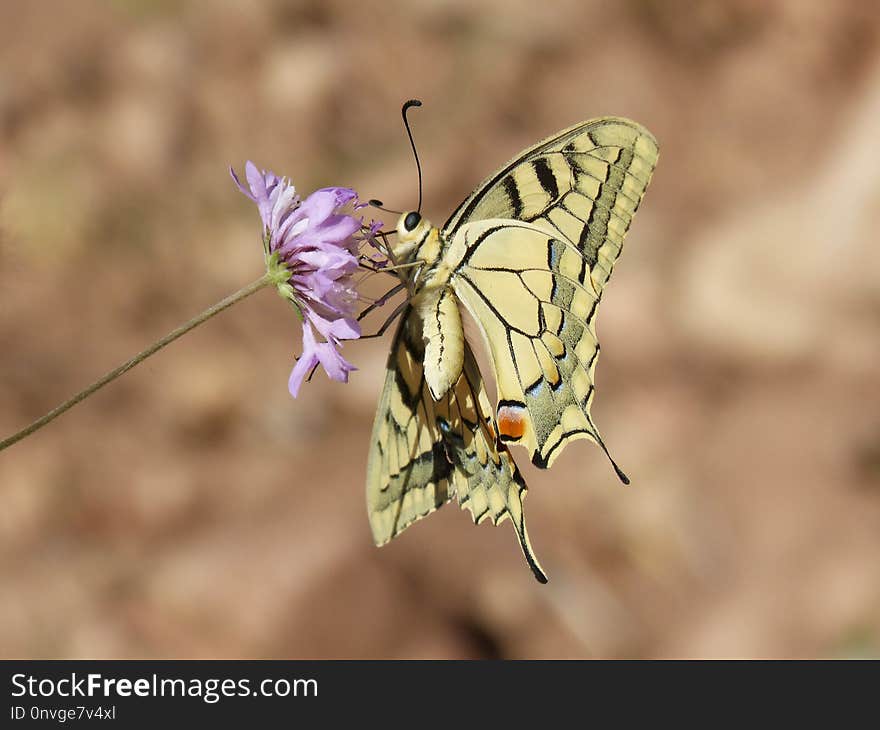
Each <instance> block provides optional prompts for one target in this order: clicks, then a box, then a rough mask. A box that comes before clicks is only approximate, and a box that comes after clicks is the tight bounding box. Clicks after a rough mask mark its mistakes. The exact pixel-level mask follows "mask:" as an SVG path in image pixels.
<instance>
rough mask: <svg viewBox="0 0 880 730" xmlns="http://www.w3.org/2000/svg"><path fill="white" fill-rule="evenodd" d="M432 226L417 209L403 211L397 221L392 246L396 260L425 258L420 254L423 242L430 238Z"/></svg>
mask: <svg viewBox="0 0 880 730" xmlns="http://www.w3.org/2000/svg"><path fill="white" fill-rule="evenodd" d="M434 230H435V229H434V226H432V225H431V221H429V220H428V219H427V218H423V217H422V214H421V213H418V212H417V211H414V210H412V211H409V212H408V213H403V214H402V215H401V216H400V219H399V220H398V221H397V243H396V244H395V246H394V257H395V258H396V259H397V260H398V261H411V260H415V259H416V258H423V259H424V258H425V257H424V256H423V255H422V254H423V253H425V252H424V251H422V247H423V244H424V243H425V242H426V241H428V240H429V238H431V232H432V231H434Z"/></svg>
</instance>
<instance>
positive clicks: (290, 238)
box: [229, 161, 372, 397]
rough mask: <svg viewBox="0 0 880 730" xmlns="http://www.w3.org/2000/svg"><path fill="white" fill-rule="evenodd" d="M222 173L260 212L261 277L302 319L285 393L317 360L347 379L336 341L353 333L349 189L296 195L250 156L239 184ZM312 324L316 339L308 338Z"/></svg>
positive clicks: (356, 225) (356, 223) (353, 203)
mask: <svg viewBox="0 0 880 730" xmlns="http://www.w3.org/2000/svg"><path fill="white" fill-rule="evenodd" d="M229 171H230V173H231V174H232V179H233V180H234V181H235V184H236V185H238V189H239V190H241V192H242V193H244V194H245V195H246V196H247V197H248V198H250V199H251V200H253V201H254V202H255V203H256V204H257V208H258V209H259V211H260V218H261V219H262V221H263V249H264V252H265V255H266V267H267V270H268V273H269V276H270V278H271V279H272V282H273V283H274V284H275V286H276V288H277V289H278V293H279V294H280V295H281V296H282V297H283V298H284V299H286V300H288V301H289V302H290V303H291V304H292V305H293V306H294V308H295V309H296V311H297V312H298V313H299V314H300V316H301V318H302V320H303V325H302V327H303V353H302V355H301V356H300V357H299V358H298V361H297V364H296V366H295V367H294V368H293V372H291V374H290V382H289V384H288V387H289V389H290V393H291V395H293V396H294V397H296V395H297V394H298V393H299V388H300V386H301V385H302V381H303V379H304V378H305V377H306V376H307V375H308V374H309V373H310V372H311V371H312V370H313V369H314V368H315V367H317V366H318V365H319V364H320V365H321V366H322V367H323V368H324V370H325V371H326V372H327V375H328V376H329V377H330V378H332V379H333V380H338V381H340V382H348V374H349V373H350V372H351V371H352V370H356V368H355V367H354V366H353V365H352V364H351V363H349V362H348V361H347V360H346V359H345V358H343V357H342V355H341V354H340V352H339V350H340V348H341V346H342V341H343V340H355V339H357V338H358V337H360V336H361V329H360V325H359V324H358V322H357V317H356V314H355V306H356V304H357V301H358V293H357V289H356V288H355V283H354V280H353V276H352V275H353V274H354V273H355V272H356V271H357V269H358V249H359V246H360V245H361V243H362V242H363V240H364V238H363V237H361V236H358V235H356V234H358V233H359V232H360V231H361V227H362V221H361V220H360V219H358V218H355V217H354V216H352V215H350V214H349V213H346V212H343V209H344V208H345V209H348V208H350V209H351V210H354V209H356V208H357V207H359V206H358V204H357V193H355V191H354V190H351V189H349V188H322V189H321V190H316V191H315V192H313V193H312V194H311V195H309V196H308V197H306V199H305V200H300V198H299V196H298V195H297V194H296V189H295V188H294V186H293V185H292V184H291V183H290V182H289V181H288V180H287V179H286V178H279V177H278V176H277V175H275V174H274V173H272V172H268V171H266V170H262V171H260V170H258V169H257V167H256V165H254V164H253V163H252V162H250V161H248V163H247V164H246V165H245V176H246V179H247V183H248V187H247V188H246V187H245V186H244V185H243V184H242V183H241V181H240V180H239V179H238V176H237V175H236V174H235V171H234V170H233V169H232V168H230V170H229ZM370 230H372V229H370ZM315 330H317V331H318V333H319V334H320V335H321V336H322V337H323V338H324V341H318V340H317V339H316V338H315Z"/></svg>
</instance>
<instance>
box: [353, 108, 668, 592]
mask: <svg viewBox="0 0 880 730" xmlns="http://www.w3.org/2000/svg"><path fill="white" fill-rule="evenodd" d="M404 119H405V108H404ZM407 129H408V127H407ZM658 152H659V150H658V146H657V141H656V139H655V138H654V136H653V135H652V134H651V133H650V132H649V131H648V130H647V129H645V128H644V127H642V126H641V125H639V124H637V123H635V122H633V121H630V120H628V119H622V118H613V117H604V118H599V119H593V120H590V121H586V122H581V123H580V124H576V125H574V126H572V127H569V128H568V129H565V130H563V131H561V132H559V133H558V134H555V135H553V136H551V137H549V138H547V139H545V140H544V141H542V142H539V143H538V144H536V145H534V146H532V147H530V148H529V149H527V150H525V151H524V152H522V153H521V154H519V155H518V156H517V157H515V158H514V159H513V160H512V161H511V162H509V163H508V164H506V165H505V166H504V167H502V168H501V169H499V170H498V171H497V172H495V173H493V174H492V175H491V176H490V177H489V178H488V179H486V180H485V181H484V182H483V183H482V184H481V185H480V186H479V187H478V188H477V189H476V190H475V191H474V192H473V193H471V195H470V196H469V197H468V198H466V199H465V200H464V201H463V202H462V203H461V204H460V205H459V206H458V208H456V209H455V211H454V212H453V213H452V215H451V216H450V217H449V220H447V221H446V223H445V224H444V225H443V226H442V227H440V228H437V227H435V226H433V225H432V224H431V223H430V222H429V221H428V220H426V219H425V218H423V217H422V216H421V214H420V213H419V212H416V211H411V212H407V213H404V214H402V215H401V216H400V219H399V221H398V224H397V231H396V232H397V240H396V242H395V244H394V246H393V247H390V249H389V255H390V258H391V259H392V261H393V263H395V264H397V265H398V266H397V268H396V273H397V275H398V276H399V277H400V280H401V284H402V285H404V286H405V287H406V288H407V290H408V298H407V301H406V303H405V305H404V309H403V313H402V315H403V316H402V319H401V321H400V323H399V325H398V327H397V330H396V333H395V335H394V338H393V341H392V345H391V353H390V355H389V358H388V364H387V370H386V374H385V382H384V386H383V390H382V395H381V398H380V401H379V406H378V410H377V412H376V418H375V422H374V425H373V432H372V437H371V439H372V443H371V449H370V455H369V459H368V466H367V512H368V515H369V521H370V527H371V530H372V534H373V538H374V541H375V543H376V544H377V545H383V544H385V543H387V542H388V541H390V540H391V539H392V538H394V537H395V536H396V535H399V534H400V533H401V532H402V531H403V530H405V529H406V528H407V527H409V526H410V525H411V524H413V523H414V522H416V521H417V520H419V519H421V518H422V517H425V516H426V515H428V514H430V513H431V512H433V511H434V510H436V509H438V508H439V507H441V506H442V505H443V504H445V503H446V502H447V501H449V500H450V499H452V498H453V497H455V498H457V499H458V501H459V504H460V505H461V507H462V508H463V509H464V508H466V509H468V510H469V511H470V513H471V515H472V517H473V520H474V522H475V523H480V522H482V521H483V520H485V519H491V520H492V521H493V523H495V524H498V523H500V522H502V521H503V520H505V519H507V518H510V521H511V523H512V524H513V528H514V530H515V532H516V536H517V538H518V540H519V544H520V546H521V548H522V552H523V554H524V556H525V559H526V562H527V563H528V565H529V567H530V568H531V569H532V572H533V573H534V575H535V577H536V578H537V579H538V581H540V582H541V583H546V582H547V576H546V574H545V572H544V570H543V569H542V568H541V565H540V563H539V562H538V559H537V557H536V556H535V553H534V551H533V549H532V546H531V543H530V541H529V536H528V532H527V531H526V524H525V517H524V514H523V498H524V497H525V493H526V484H525V481H524V480H523V477H522V475H521V473H520V471H519V469H518V468H517V466H516V464H515V462H514V460H513V457H512V455H511V453H510V446H511V445H519V446H522V447H525V448H526V449H527V450H528V452H529V453H530V454H531V458H532V462H533V463H534V464H536V465H537V466H539V467H542V468H548V467H550V466H552V465H553V462H554V460H555V459H556V458H557V457H558V456H559V454H560V453H561V452H562V450H563V449H564V447H565V446H566V445H567V444H568V443H569V442H571V441H573V440H576V439H589V440H592V441H593V442H595V443H596V444H598V445H599V446H600V447H601V448H602V450H603V451H604V452H605V453H606V455H607V454H608V450H607V449H606V448H605V445H604V443H603V441H602V438H601V437H600V435H599V431H598V430H597V428H596V426H595V424H594V423H593V419H592V417H591V416H590V406H591V404H592V401H593V394H594V387H593V382H594V372H595V368H596V359H597V356H598V354H599V343H598V341H597V339H596V329H595V321H596V310H597V307H598V305H599V302H600V300H601V298H602V292H603V290H604V287H605V285H606V283H607V281H608V278H609V277H610V276H611V272H612V270H613V267H614V263H615V261H616V260H617V257H618V256H619V255H620V251H621V247H622V245H623V239H624V236H625V235H626V232H627V230H628V228H629V226H630V223H631V221H632V218H633V216H634V215H635V213H636V211H637V210H638V207H639V203H640V202H641V200H642V196H643V195H644V193H645V189H646V188H647V186H648V183H649V181H650V179H651V175H652V173H653V171H654V167H655V165H656V163H657V158H658ZM420 198H421V195H420ZM462 307H464V309H466V310H467V312H468V313H469V314H470V316H471V318H472V319H473V320H474V321H475V322H476V324H477V327H478V329H479V331H480V333H481V335H482V339H483V341H484V344H485V346H486V349H487V351H488V355H489V359H490V360H491V363H492V370H493V375H494V377H495V382H496V384H497V391H498V394H497V399H496V402H495V404H494V407H493V406H492V404H491V403H490V401H489V397H488V395H487V392H486V388H485V385H484V382H483V378H482V375H481V373H480V370H479V367H478V365H477V361H476V358H475V357H474V353H473V350H472V349H471V346H470V344H469V343H468V342H467V340H466V339H465V335H464V329H463V325H462V315H461V308H462ZM608 458H609V459H611V457H610V455H609V456H608ZM611 463H612V465H613V466H614V468H615V470H616V471H617V474H618V476H619V477H620V478H621V480H622V481H624V483H628V480H627V478H626V476H625V475H624V474H623V472H622V471H620V469H619V468H618V467H617V465H616V464H614V461H613V460H611Z"/></svg>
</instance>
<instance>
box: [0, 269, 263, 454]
mask: <svg viewBox="0 0 880 730" xmlns="http://www.w3.org/2000/svg"><path fill="white" fill-rule="evenodd" d="M270 284H272V279H271V278H270V276H269V274H264V275H263V276H261V277H260V278H259V279H257V280H256V281H254V282H251V283H250V284H248V285H247V286H246V287H244V288H243V289H239V290H238V291H237V292H235V293H234V294H230V295H229V296H228V297H226V298H225V299H221V300H220V301H219V302H217V303H216V304H215V305H214V306H212V307H208V309H206V310H205V311H204V312H202V313H201V314H199V315H197V316H195V317H193V318H192V319H191V320H189V322H186V323H185V324H182V325H181V326H180V327H178V328H177V329H176V330H173V331H172V332H169V333H168V334H167V335H165V337H163V338H162V339H161V340H157V341H156V342H154V343H153V344H152V345H150V346H149V347H148V348H147V349H146V350H144V351H142V352H139V353H138V354H137V355H135V356H134V357H133V358H131V360H129V361H128V362H125V363H123V364H122V365H120V366H119V367H118V368H116V369H115V370H111V371H110V372H109V373H107V374H106V375H105V376H104V377H102V378H99V379H98V380H96V381H95V382H94V383H92V384H91V385H90V386H89V387H88V388H86V389H85V390H82V391H80V392H79V393H77V394H76V395H75V396H73V397H72V398H71V399H70V400H67V401H65V402H64V403H62V404H61V405H60V406H58V407H57V408H53V409H52V410H51V411H49V412H48V413H47V414H46V415H45V416H43V417H42V418H38V419H37V420H36V421H34V422H33V423H32V424H31V425H30V426H28V427H27V428H24V429H22V430H21V431H19V432H18V433H15V434H13V435H12V436H10V437H9V438H6V439H3V441H0V451H3V449H5V448H7V447H8V446H12V444H14V443H17V442H18V441H21V440H22V439H23V438H24V437H25V436H30V435H31V434H32V433H34V431H39V430H40V429H41V428H42V427H43V426H45V425H46V424H47V423H50V422H52V421H54V420H55V419H56V418H58V416H60V415H61V414H62V413H64V412H65V411H67V410H70V409H71V408H73V407H74V406H75V405H76V404H77V403H79V402H80V401H84V400H85V399H86V398H88V397H89V396H90V395H91V394H92V393H94V392H95V391H97V390H100V389H101V388H103V387H104V386H105V385H107V383H110V382H112V381H113V380H116V378H118V377H119V376H120V375H123V374H124V373H127V372H128V371H129V370H131V369H132V368H133V367H134V366H135V365H138V364H140V363H142V362H143V361H144V360H146V359H147V358H148V357H149V356H150V355H154V354H155V353H157V352H159V350H161V349H162V348H163V347H165V345H170V344H171V343H172V342H174V340H176V339H177V338H178V337H181V336H182V335H185V334H186V333H187V332H189V331H190V330H192V329H195V328H196V327H198V326H199V325H200V324H202V323H203V322H207V321H208V320H209V319H211V317H213V316H214V315H215V314H220V312H222V311H223V310H224V309H227V308H228V307H231V306H232V305H233V304H235V303H236V302H240V301H241V300H242V299H245V298H246V297H249V296H250V295H251V294H254V293H255V292H258V291H259V290H260V289H263V288H264V287H267V286H269V285H270Z"/></svg>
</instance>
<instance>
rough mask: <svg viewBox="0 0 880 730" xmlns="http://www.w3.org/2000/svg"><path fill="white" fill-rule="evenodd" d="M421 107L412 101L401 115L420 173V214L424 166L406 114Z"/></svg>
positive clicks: (417, 101) (403, 108)
mask: <svg viewBox="0 0 880 730" xmlns="http://www.w3.org/2000/svg"><path fill="white" fill-rule="evenodd" d="M421 105H422V102H420V101H419V100H418V99H410V100H409V101H407V102H406V103H404V105H403V107H402V108H401V110H400V115H401V116H402V117H403V125H404V126H405V127H406V133H407V134H408V135H409V143H410V144H411V145H412V151H413V157H415V158H416V170H418V172H419V207H418V208H416V210H417V211H418V212H419V213H421V212H422V165H421V163H419V153H418V152H417V151H416V143H415V140H413V136H412V130H411V129H410V128H409V120H408V119H407V118H406V113H407V112H408V111H409V109H410V107H413V106H421Z"/></svg>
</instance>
